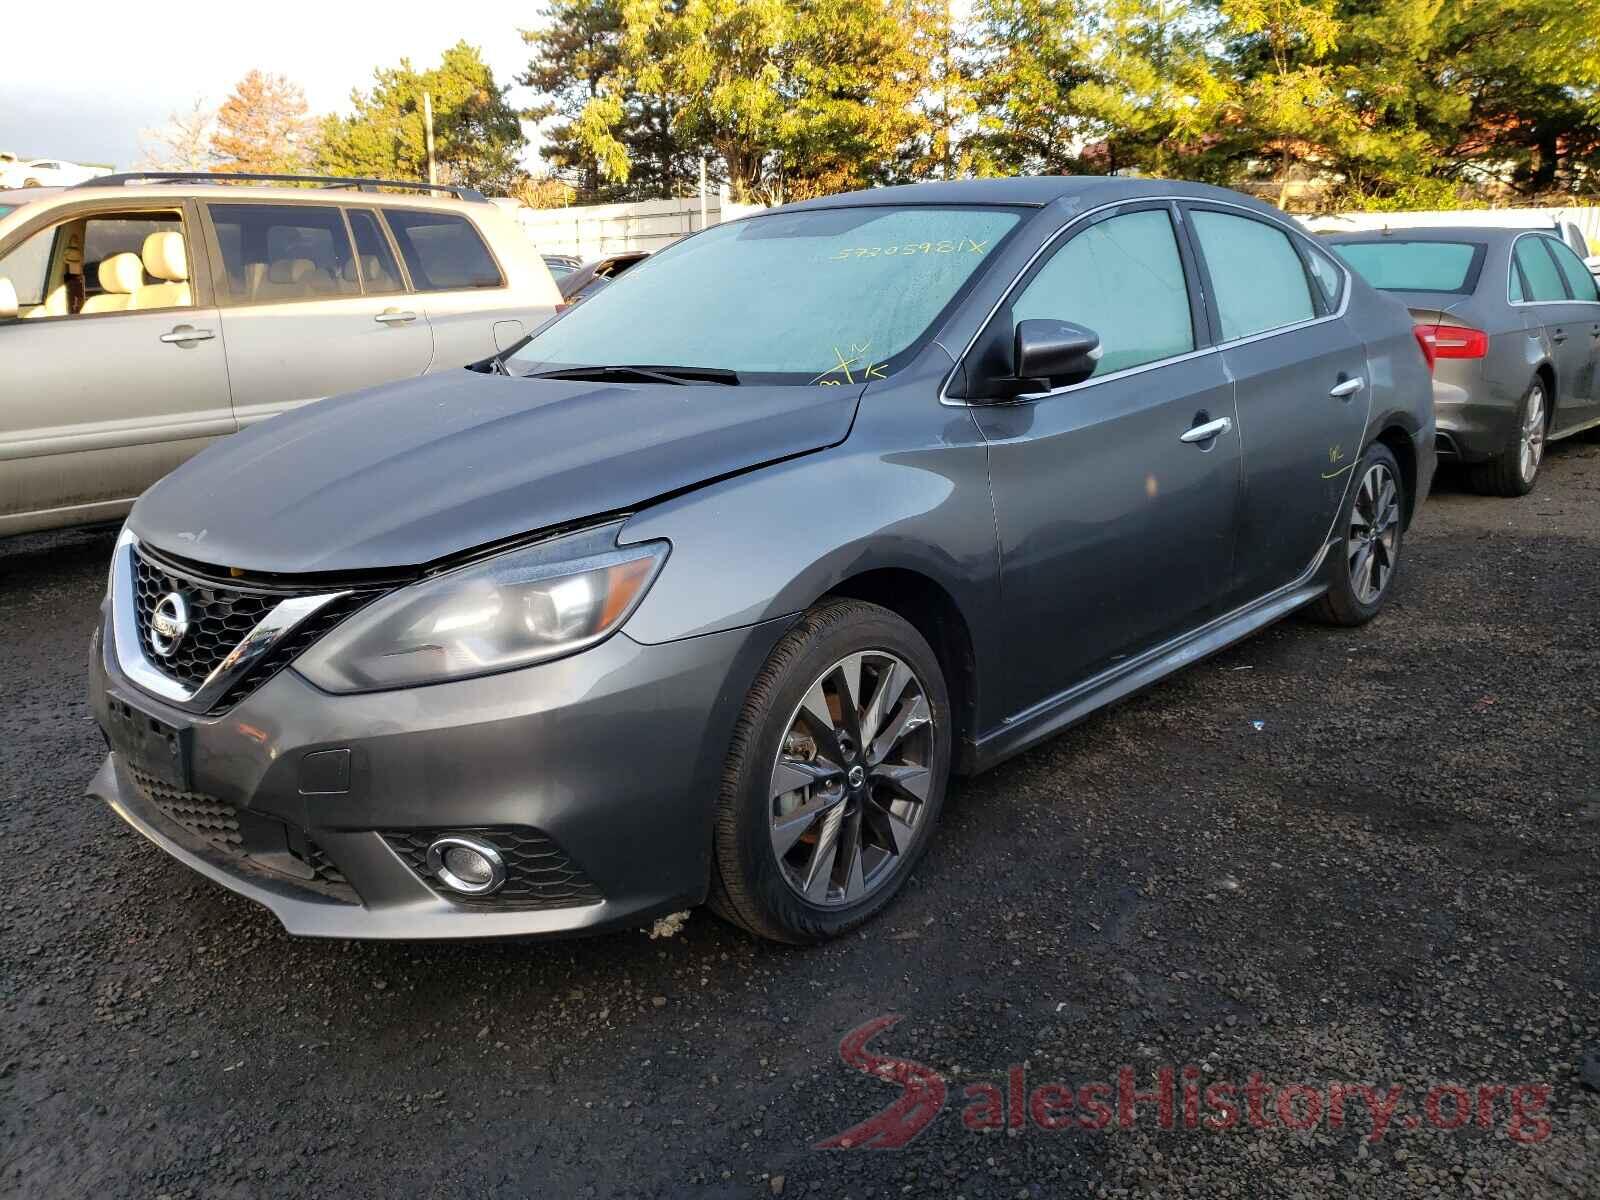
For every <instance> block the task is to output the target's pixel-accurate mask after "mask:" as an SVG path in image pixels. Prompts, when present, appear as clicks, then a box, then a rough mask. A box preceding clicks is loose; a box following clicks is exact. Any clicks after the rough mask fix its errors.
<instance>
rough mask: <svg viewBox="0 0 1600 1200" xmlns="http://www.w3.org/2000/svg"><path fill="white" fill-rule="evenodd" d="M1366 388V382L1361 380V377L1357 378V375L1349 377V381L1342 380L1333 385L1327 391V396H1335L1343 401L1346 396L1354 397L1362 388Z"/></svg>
mask: <svg viewBox="0 0 1600 1200" xmlns="http://www.w3.org/2000/svg"><path fill="white" fill-rule="evenodd" d="M1366 386H1367V381H1366V380H1365V379H1363V378H1361V376H1359V375H1354V376H1351V377H1350V378H1349V379H1346V380H1343V381H1342V382H1340V383H1336V384H1334V385H1333V386H1332V387H1331V388H1329V389H1328V395H1330V396H1337V397H1338V398H1339V399H1340V400H1343V399H1345V398H1346V397H1348V396H1354V395H1355V394H1356V393H1357V392H1359V391H1360V390H1361V389H1362V388H1364V387H1366Z"/></svg>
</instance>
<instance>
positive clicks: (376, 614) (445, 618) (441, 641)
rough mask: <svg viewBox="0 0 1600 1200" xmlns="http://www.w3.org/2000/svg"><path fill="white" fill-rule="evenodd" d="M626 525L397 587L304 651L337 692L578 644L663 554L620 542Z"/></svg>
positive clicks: (635, 596) (510, 661) (438, 676)
mask: <svg viewBox="0 0 1600 1200" xmlns="http://www.w3.org/2000/svg"><path fill="white" fill-rule="evenodd" d="M621 528H622V526H621V524H620V523H618V524H612V525H605V526H601V527H599V528H597V529H589V530H585V531H583V532H582V533H575V534H570V535H568V536H565V537H559V538H553V539H551V540H550V541H547V542H541V543H539V544H538V545H536V546H525V547H523V548H522V549H520V550H512V551H509V552H507V553H505V554H501V555H498V556H496V557H494V558H491V559H488V560H487V561H484V562H481V563H475V564H473V565H472V566H470V567H462V568H461V569H460V570H456V571H451V572H450V573H449V574H446V575H438V576H435V577H433V578H431V579H425V580H423V581H422V582H421V583H414V584H412V585H411V586H409V587H404V588H401V589H400V590H399V591H396V592H393V593H391V594H390V595H388V596H385V597H384V598H383V599H381V600H378V601H376V602H375V603H373V604H372V605H370V606H369V607H367V608H364V609H362V610H361V611H360V612H358V613H356V614H355V615H354V616H353V617H351V618H350V619H349V620H348V621H345V622H344V623H343V624H341V625H339V626H337V627H336V628H335V629H334V630H333V631H332V632H331V633H329V634H328V635H327V636H326V637H324V638H323V639H322V640H321V641H319V642H317V644H316V645H314V646H313V647H312V648H311V649H310V650H308V651H306V653H305V654H303V655H301V656H300V659H299V660H298V661H297V662H296V663H295V669H296V670H297V671H299V672H300V673H301V674H302V675H304V676H305V677H306V678H307V679H309V680H311V682H312V683H314V684H316V685H317V686H318V687H319V688H322V689H323V690H324V691H329V692H369V691H377V690H381V689H383V688H396V687H411V686H413V685H415V684H421V683H441V682H443V681H445V680H449V679H466V678H470V677H471V676H473V675H488V674H490V673H492V672H495V671H509V670H512V669H514V668H516V667H526V666H529V665H530V664H532V663H538V662H544V661H546V660H548V659H552V658H560V657H561V656H562V655H565V654H572V653H574V652H575V651H578V650H582V649H584V648H585V647H587V646H592V645H594V644H595V643H596V642H598V641H601V640H602V639H603V638H605V637H607V636H608V635H609V634H611V633H613V632H615V630H616V629H617V627H618V626H620V625H621V624H622V623H623V622H624V621H625V620H627V619H628V614H629V613H631V612H632V611H633V610H634V608H635V606H637V605H638V603H639V601H640V600H641V599H643V598H644V594H645V592H646V591H648V590H649V588H650V583H651V581H652V580H654V579H655V577H656V572H657V571H659V570H660V569H661V564H662V563H664V562H665V561H666V559H667V550H668V546H667V543H666V542H644V543H641V544H639V545H637V546H623V547H618V546H617V544H616V542H617V531H618V530H619V529H621Z"/></svg>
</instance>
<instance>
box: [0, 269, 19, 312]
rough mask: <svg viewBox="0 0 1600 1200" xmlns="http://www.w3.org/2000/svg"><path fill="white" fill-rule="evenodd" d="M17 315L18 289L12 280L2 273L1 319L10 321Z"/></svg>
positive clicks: (0, 279) (0, 285)
mask: <svg viewBox="0 0 1600 1200" xmlns="http://www.w3.org/2000/svg"><path fill="white" fill-rule="evenodd" d="M16 315H17V289H16V288H15V287H13V286H12V283H11V280H9V279H7V278H6V277H5V276H4V275H0V321H9V320H11V319H13V318H14V317H15V316H16Z"/></svg>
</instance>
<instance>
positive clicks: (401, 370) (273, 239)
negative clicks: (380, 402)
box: [205, 202, 433, 425]
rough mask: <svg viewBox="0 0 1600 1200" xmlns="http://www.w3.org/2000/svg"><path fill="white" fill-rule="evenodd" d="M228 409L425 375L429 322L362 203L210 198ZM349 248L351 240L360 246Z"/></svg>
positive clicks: (244, 412) (260, 410) (270, 410)
mask: <svg viewBox="0 0 1600 1200" xmlns="http://www.w3.org/2000/svg"><path fill="white" fill-rule="evenodd" d="M205 209H206V213H207V216H208V219H209V229H208V236H209V237H210V239H211V241H212V244H213V246H214V253H215V257H216V259H217V261H218V262H220V263H221V264H222V270H220V271H219V273H218V274H219V284H220V286H219V298H220V301H221V305H222V326H223V329H224V331H225V334H226V339H227V346H228V371H229V376H230V379H231V381H232V388H233V407H234V412H235V414H236V415H237V416H238V419H239V423H240V425H249V424H251V423H253V422H255V421H259V420H261V419H262V418H264V417H269V416H272V415H273V414H275V413H279V412H283V411H285V410H287V409H290V408H294V407H296V406H298V405H301V404H305V403H308V402H309V401H312V400H320V399H323V398H324V397H326V396H335V395H338V394H340V393H341V392H351V391H355V390H357V389H359V388H364V387H371V386H372V385H373V384H378V383H386V382H389V381H390V380H395V379H406V378H411V377H413V376H417V375H421V374H423V373H424V372H425V371H426V370H427V369H428V365H429V363H430V362H431V360H432V358H433V338H432V335H431V333H430V332H429V329H428V323H427V321H426V320H425V319H424V318H423V316H422V313H421V311H420V309H419V307H418V305H417V302H416V300H417V298H416V297H415V296H412V295H410V294H408V292H407V290H406V287H405V282H404V279H403V276H402V273H401V271H400V268H399V265H398V263H397V262H396V257H395V253H394V248H393V246H392V245H391V244H390V243H389V241H388V239H387V237H386V235H385V234H384V233H383V230H382V227H381V225H380V224H379V222H378V221H377V219H376V217H375V216H374V215H373V213H372V210H370V209H367V208H363V207H360V206H354V207H352V208H351V210H350V213H349V216H348V217H347V216H346V212H345V208H344V206H341V205H338V204H329V203H325V202H324V203H313V202H307V203H298V202H275V203H262V202H255V203H238V204H235V203H232V202H228V203H221V202H218V203H210V204H207V205H206V206H205ZM356 247H359V248H360V251H359V253H358V252H357V249H356Z"/></svg>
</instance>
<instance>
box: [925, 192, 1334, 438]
mask: <svg viewBox="0 0 1600 1200" xmlns="http://www.w3.org/2000/svg"><path fill="white" fill-rule="evenodd" d="M1155 203H1160V204H1209V205H1213V206H1215V207H1218V208H1235V209H1238V210H1239V211H1240V212H1242V213H1246V214H1248V215H1249V216H1251V217H1253V218H1255V219H1256V220H1259V221H1261V222H1262V224H1264V225H1269V226H1272V227H1275V228H1278V229H1281V230H1282V231H1283V232H1284V233H1285V234H1287V235H1288V236H1289V237H1290V238H1296V237H1299V238H1305V239H1307V240H1310V238H1311V236H1312V235H1310V234H1308V233H1306V232H1305V231H1304V230H1303V229H1298V228H1294V227H1292V226H1290V225H1289V224H1287V223H1286V222H1283V221H1274V220H1272V219H1271V218H1270V217H1269V216H1268V215H1267V214H1266V213H1263V212H1261V211H1259V210H1258V209H1255V208H1251V207H1250V206H1249V205H1247V204H1234V203H1232V202H1230V201H1227V200H1214V199H1212V198H1211V197H1209V196H1124V197H1123V198H1122V199H1121V200H1111V201H1108V202H1107V203H1105V204H1099V205H1096V206H1095V207H1094V208H1091V209H1087V210H1085V211H1084V212H1081V213H1079V214H1078V215H1077V216H1075V217H1073V218H1072V220H1070V221H1068V222H1067V223H1066V224H1065V225H1063V226H1062V227H1061V228H1060V229H1058V230H1056V231H1055V232H1054V233H1053V234H1051V235H1050V236H1049V238H1047V239H1046V240H1045V242H1044V244H1043V245H1042V246H1040V247H1039V248H1038V249H1037V250H1035V251H1034V252H1033V254H1032V255H1031V256H1030V257H1029V259H1028V261H1027V262H1025V263H1023V264H1022V268H1021V269H1020V270H1019V271H1018V272H1017V273H1016V274H1015V275H1014V276H1013V277H1012V279H1011V282H1010V283H1008V284H1007V285H1006V289H1005V291H1003V292H1002V293H1001V294H1000V299H998V300H996V301H995V303H994V306H993V307H992V308H990V309H989V312H988V314H987V315H986V316H985V317H984V318H983V320H982V321H981V322H980V323H979V324H978V329H977V332H976V333H974V334H973V335H972V337H971V338H970V339H969V340H968V341H967V344H966V347H965V348H964V349H963V350H962V351H961V353H960V354H958V355H956V356H955V360H956V362H955V366H954V367H953V368H951V370H950V373H949V374H948V375H946V376H945V379H944V382H943V383H942V384H940V385H939V403H940V404H943V405H945V406H946V407H949V408H992V407H995V406H996V405H1000V406H1004V405H1006V404H1025V403H1028V402H1031V401H1034V400H1046V399H1049V398H1050V397H1052V396H1061V395H1065V394H1066V393H1068V392H1075V391H1081V390H1083V389H1085V388H1091V387H1094V386H1096V385H1098V384H1102V383H1109V382H1110V381H1111V380H1113V379H1123V378H1126V377H1127V376H1129V375H1137V374H1139V373H1140V372H1142V371H1150V370H1154V369H1155V368H1157V367H1165V366H1168V365H1170V364H1172V363H1180V362H1187V361H1190V360H1192V359H1196V358H1200V357H1202V356H1204V355H1207V354H1216V353H1220V352H1222V351H1224V350H1231V349H1233V348H1234V347H1236V346H1248V345H1250V344H1251V343H1252V342H1262V341H1266V340H1267V339H1268V338H1275V337H1280V336H1281V335H1283V334H1286V333H1295V332H1297V331H1298V330H1301V329H1309V328H1311V327H1312V326H1314V325H1321V324H1324V323H1326V322H1328V321H1337V320H1339V319H1340V318H1342V317H1343V316H1344V314H1345V313H1346V312H1347V311H1348V310H1349V308H1350V293H1351V291H1352V286H1351V285H1352V282H1353V280H1354V276H1353V275H1352V273H1351V271H1350V268H1349V267H1348V266H1346V265H1345V264H1344V263H1343V262H1341V261H1340V260H1339V257H1338V256H1337V255H1334V254H1326V253H1324V257H1325V258H1327V260H1328V261H1329V262H1331V263H1333V265H1334V266H1335V267H1337V268H1338V269H1339V270H1340V271H1341V272H1342V273H1343V274H1344V287H1343V288H1342V289H1341V291H1340V296H1339V308H1338V310H1337V311H1335V312H1331V313H1325V314H1323V315H1322V316H1319V317H1313V318H1311V319H1310V320H1309V321H1296V322H1295V323H1294V324H1292V325H1280V326H1279V327H1278V328H1276V329H1268V330H1264V331H1262V332H1261V333H1252V334H1249V335H1247V336H1245V337H1241V338H1233V339H1232V340H1230V341H1224V342H1213V343H1211V345H1209V346H1200V347H1196V348H1195V349H1193V350H1187V351H1185V352H1184V353H1182V354H1176V355H1173V356H1171V357H1168V358H1158V359H1155V360H1153V361H1152V362H1147V363H1140V364H1138V365H1137V366H1133V367H1124V368H1123V369H1122V370H1120V371H1112V372H1111V373H1109V374H1107V375H1099V376H1096V377H1094V378H1092V379H1084V380H1080V381H1079V382H1077V383H1070V384H1067V385H1065V386H1064V387H1058V388H1051V389H1050V390H1049V391H1047V392H1030V393H1028V394H1027V395H1024V396H1017V397H1014V398H1012V399H1009V400H991V401H972V400H959V399H955V398H953V397H951V396H950V395H949V389H950V383H951V381H952V380H953V379H955V377H956V375H957V374H958V373H959V372H960V370H961V367H962V364H963V363H965V362H966V360H967V355H968V354H970V353H972V348H973V347H974V346H976V345H977V344H978V339H979V338H981V337H982V336H983V335H984V332H985V331H986V330H987V329H988V328H989V323H990V322H991V321H993V320H994V318H995V314H996V313H998V312H999V311H1000V310H1001V309H1002V308H1004V307H1005V304H1006V301H1007V300H1009V299H1011V295H1012V293H1013V292H1015V291H1016V289H1017V284H1019V283H1021V282H1022V278H1023V276H1025V275H1026V274H1027V273H1028V272H1029V271H1031V270H1032V269H1033V264H1034V263H1036V262H1038V261H1039V259H1040V258H1041V257H1043V256H1044V255H1045V254H1046V253H1047V252H1048V251H1050V249H1051V248H1052V247H1053V246H1055V244H1056V243H1057V242H1058V241H1060V240H1061V239H1062V238H1063V237H1065V236H1066V235H1067V234H1068V232H1069V231H1071V230H1072V229H1074V228H1075V227H1076V226H1078V225H1080V224H1081V223H1082V222H1084V221H1086V220H1088V219H1089V218H1090V217H1092V216H1094V215H1095V214H1096V213H1100V212H1105V211H1106V210H1107V209H1108V208H1121V207H1122V206H1123V205H1127V204H1155ZM1179 213H1180V217H1181V213H1182V210H1181V209H1180V210H1179ZM1313 245H1315V243H1313ZM1316 248H1317V249H1318V250H1320V249H1321V247H1316ZM1314 286H1316V285H1315V284H1314V283H1313V282H1312V281H1311V280H1309V279H1308V280H1307V281H1306V288H1307V290H1308V292H1309V290H1310V289H1311V288H1312V287H1314ZM935 340H937V339H935ZM945 353H947V354H948V353H949V350H948V349H946V350H945Z"/></svg>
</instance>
